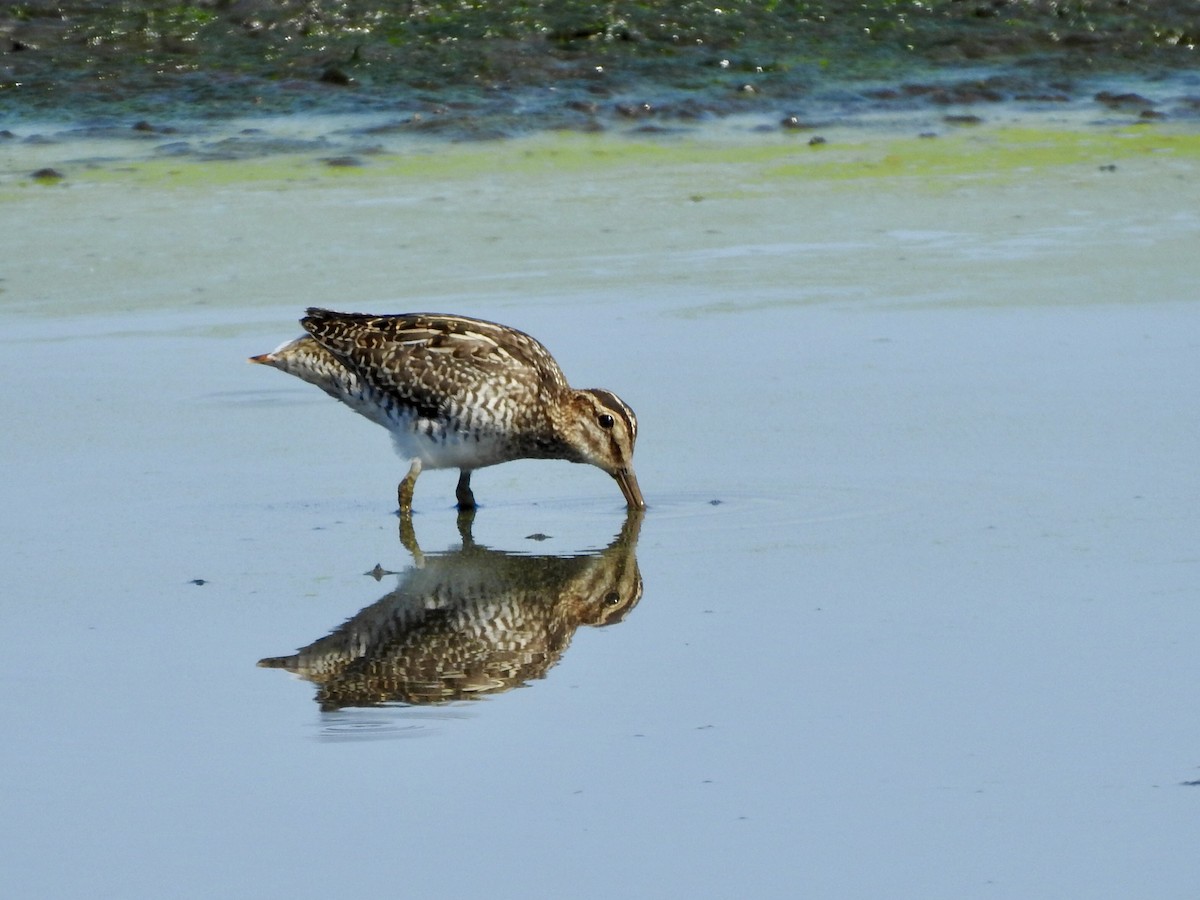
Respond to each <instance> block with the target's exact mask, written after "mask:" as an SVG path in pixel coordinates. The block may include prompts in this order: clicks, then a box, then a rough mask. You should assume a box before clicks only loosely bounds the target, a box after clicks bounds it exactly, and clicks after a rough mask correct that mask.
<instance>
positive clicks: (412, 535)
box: [400, 513, 425, 569]
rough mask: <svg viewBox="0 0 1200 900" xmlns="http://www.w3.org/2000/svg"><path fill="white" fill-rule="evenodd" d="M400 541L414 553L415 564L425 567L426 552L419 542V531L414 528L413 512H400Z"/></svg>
mask: <svg viewBox="0 0 1200 900" xmlns="http://www.w3.org/2000/svg"><path fill="white" fill-rule="evenodd" d="M400 543H401V544H403V545H404V549H405V550H407V551H408V552H409V553H411V554H412V558H413V564H414V565H416V567H417V568H418V569H423V568H425V554H424V553H422V552H421V545H420V544H418V543H417V532H416V529H415V528H413V523H412V513H401V514H400Z"/></svg>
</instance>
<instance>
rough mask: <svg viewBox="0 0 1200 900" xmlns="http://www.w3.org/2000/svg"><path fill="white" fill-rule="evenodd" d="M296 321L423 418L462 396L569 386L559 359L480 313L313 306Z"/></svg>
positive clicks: (455, 409) (444, 411) (453, 407)
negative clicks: (377, 311) (365, 311)
mask: <svg viewBox="0 0 1200 900" xmlns="http://www.w3.org/2000/svg"><path fill="white" fill-rule="evenodd" d="M300 322H301V324H302V325H303V326H304V328H305V330H306V331H307V332H308V333H309V334H310V335H312V337H313V339H314V340H316V341H317V342H318V343H319V344H320V345H321V346H322V347H324V348H325V349H326V350H328V351H329V352H330V353H331V354H333V355H334V356H335V357H337V358H338V360H340V361H341V362H342V364H343V365H345V366H346V367H347V368H349V369H350V370H352V371H353V372H354V373H355V374H356V375H358V377H359V378H360V379H362V380H363V381H365V382H367V383H369V384H371V385H372V386H374V387H375V388H377V389H379V390H382V391H386V392H387V393H388V394H390V395H392V396H393V397H394V398H395V399H396V400H398V401H400V402H402V403H404V404H405V405H408V406H410V407H411V408H412V409H414V410H415V411H416V412H417V414H418V415H420V416H421V417H423V418H438V417H439V416H446V415H455V414H458V413H460V412H461V409H460V407H459V406H458V404H460V403H461V402H462V401H463V399H464V398H471V397H479V396H481V395H494V394H497V393H517V394H520V393H523V392H527V391H529V390H530V389H532V390H534V391H550V392H553V393H559V392H563V391H566V390H568V389H569V388H568V387H567V381H566V379H565V378H564V377H563V374H562V371H561V370H560V369H559V367H558V364H557V363H556V362H555V361H554V359H553V357H551V355H550V353H549V352H548V351H547V350H546V348H545V347H543V346H542V345H541V344H540V343H538V341H536V340H534V339H533V338H532V337H530V336H529V335H527V334H524V333H523V332H520V331H516V330H514V329H511V328H506V327H504V326H502V325H497V324H495V323H492V322H485V321H483V320H481V319H470V318H466V317H464V316H449V315H440V314H435V313H412V314H405V315H395V316H375V315H366V314H362V313H337V312H332V311H330V310H324V309H318V308H312V309H309V310H308V315H306V316H305V317H304V318H303V319H301V320H300Z"/></svg>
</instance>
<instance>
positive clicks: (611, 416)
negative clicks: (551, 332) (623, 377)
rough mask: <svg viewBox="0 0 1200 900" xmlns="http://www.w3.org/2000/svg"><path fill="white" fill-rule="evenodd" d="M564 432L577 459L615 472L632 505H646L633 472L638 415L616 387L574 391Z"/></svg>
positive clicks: (634, 506)
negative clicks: (615, 392) (615, 391)
mask: <svg viewBox="0 0 1200 900" xmlns="http://www.w3.org/2000/svg"><path fill="white" fill-rule="evenodd" d="M568 408H569V411H570V412H569V417H568V419H567V421H566V422H564V423H562V431H563V432H564V434H563V436H564V438H565V439H566V443H567V445H568V446H569V447H570V456H569V458H570V459H571V460H572V461H573V462H581V463H588V464H589V465H593V466H596V467H597V468H600V469H603V470H604V471H605V472H607V473H608V474H609V475H611V476H612V477H613V478H614V479H616V482H617V484H618V485H620V486H621V493H622V494H624V495H625V503H626V504H627V505H628V506H629V508H630V509H645V508H646V501H645V500H643V499H642V489H641V488H640V487H638V482H637V476H636V475H634V473H633V445H634V442H636V441H637V416H635V415H634V414H633V410H632V409H630V408H629V406H628V404H626V403H625V401H623V400H622V399H621V398H620V397H618V396H617V395H616V394H614V393H612V391H606V390H602V389H601V388H589V389H587V390H582V391H574V392H572V394H571V397H570V400H569V404H568Z"/></svg>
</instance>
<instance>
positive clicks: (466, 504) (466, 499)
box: [454, 469, 475, 511]
mask: <svg viewBox="0 0 1200 900" xmlns="http://www.w3.org/2000/svg"><path fill="white" fill-rule="evenodd" d="M454 496H455V498H456V499H457V500H458V508H459V509H461V510H464V511H466V510H468V509H474V508H475V495H474V494H472V493H471V470H470V469H461V470H460V471H459V473H458V487H457V488H456V489H455V491H454Z"/></svg>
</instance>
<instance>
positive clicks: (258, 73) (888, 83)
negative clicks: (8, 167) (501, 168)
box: [0, 0, 1200, 138]
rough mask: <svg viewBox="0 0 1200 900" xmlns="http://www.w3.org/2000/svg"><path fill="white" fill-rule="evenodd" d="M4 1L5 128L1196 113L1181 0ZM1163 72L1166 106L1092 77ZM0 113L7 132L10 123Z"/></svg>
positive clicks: (446, 125) (0, 15) (505, 127)
mask: <svg viewBox="0 0 1200 900" xmlns="http://www.w3.org/2000/svg"><path fill="white" fill-rule="evenodd" d="M377 7H378V4H367V3H362V2H342V3H329V2H322V3H300V2H294V0H291V2H283V3H267V2H261V0H238V2H230V0H207V2H199V3H186V4H178V3H176V4H169V3H155V2H147V3H123V4H111V3H101V2H96V0H74V2H36V0H35V2H26V3H18V4H8V5H6V7H5V10H4V11H3V12H0V98H2V99H3V101H4V104H5V111H6V114H7V118H8V119H9V122H10V123H20V122H22V121H23V120H44V119H47V118H54V119H59V120H62V119H67V120H71V121H76V122H87V123H93V124H94V123H97V122H101V123H111V122H121V123H123V124H124V125H126V126H132V125H135V124H141V125H142V127H146V128H162V127H169V126H165V125H163V124H161V123H162V122H163V121H170V120H176V119H181V118H189V119H197V118H198V119H213V118H218V119H220V118H227V117H231V116H246V115H259V114H268V115H269V114H292V113H298V112H324V113H330V112H336V113H354V112H394V113H397V115H398V116H400V117H401V119H402V121H403V122H404V123H405V126H404V127H406V128H408V129H410V130H412V131H415V132H421V133H427V132H432V133H437V134H445V135H447V136H450V137H454V138H491V137H500V136H509V135H513V134H517V133H522V132H528V131H531V130H541V129H545V128H568V129H576V130H583V131H593V130H603V129H607V128H609V127H613V126H618V127H619V126H628V125H629V124H630V123H633V124H635V125H636V126H637V127H641V128H645V129H649V130H653V129H657V128H670V127H674V126H675V125H678V124H679V123H686V122H689V121H695V120H704V119H709V118H712V117H717V116H726V115H731V114H739V113H764V114H769V115H771V116H773V117H775V121H777V122H778V124H779V127H781V128H805V127H807V126H809V125H811V124H813V122H814V120H815V121H820V120H821V119H822V118H825V119H828V118H830V117H833V118H837V117H838V116H839V115H843V114H845V113H846V112H847V111H854V110H859V109H864V108H865V109H884V110H886V109H889V108H895V107H900V108H910V107H914V106H929V107H933V108H938V107H950V106H956V105H961V104H985V105H986V104H995V103H1001V102H1012V101H1017V102H1035V103H1042V104H1049V105H1053V104H1067V103H1071V102H1076V101H1079V100H1081V99H1082V100H1087V101H1088V102H1096V103H1100V104H1102V105H1107V106H1111V107H1118V108H1122V109H1132V110H1134V111H1135V112H1136V113H1138V114H1144V115H1145V116H1146V117H1149V118H1160V117H1167V118H1196V117H1200V83H1197V79H1196V77H1195V76H1194V75H1193V74H1192V70H1194V68H1195V63H1196V50H1195V45H1196V43H1197V40H1198V38H1200V9H1198V7H1197V4H1196V3H1194V2H1165V3H1137V2H1129V0H1104V2H1094V3H1087V4H1082V3H1078V4H1063V3H1051V2H1035V3H1016V2H1005V0H979V2H957V0H933V2H893V0H869V2H864V3H860V4H846V3H837V2H828V0H827V2H814V3H795V2H793V3H770V4H764V3H750V2H734V3H731V4H723V5H722V6H721V7H720V8H716V7H710V6H708V5H705V6H704V7H703V8H699V7H698V6H697V5H696V4H684V5H680V4H666V3H639V4H594V3H581V2H564V3H556V4H501V5H496V6H495V7H493V6H492V5H486V6H485V5H483V4H478V5H475V4H458V3H449V2H446V3H438V2H426V3H410V4H395V5H394V8H388V9H382V10H381V9H379V8H377ZM1106 78H1107V79H1117V80H1120V79H1125V78H1132V79H1134V80H1143V81H1149V82H1155V81H1159V80H1163V79H1167V80H1173V81H1175V82H1177V83H1178V85H1179V87H1178V90H1176V91H1174V92H1173V95H1172V102H1170V103H1169V104H1165V105H1164V104H1163V103H1161V102H1159V101H1156V100H1155V99H1154V98H1152V97H1147V96H1146V95H1144V94H1141V93H1139V92H1137V91H1126V90H1122V89H1120V87H1117V88H1115V89H1107V88H1106V89H1097V87H1096V83H1097V81H1098V80H1099V81H1103V80H1104V79H1106ZM9 127H13V126H12V124H10V125H9Z"/></svg>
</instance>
